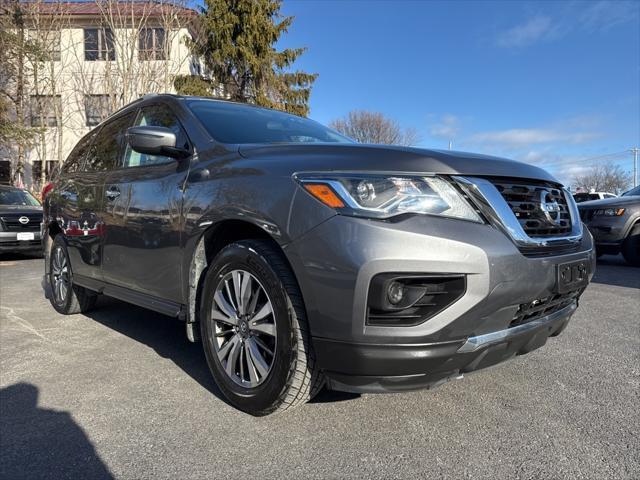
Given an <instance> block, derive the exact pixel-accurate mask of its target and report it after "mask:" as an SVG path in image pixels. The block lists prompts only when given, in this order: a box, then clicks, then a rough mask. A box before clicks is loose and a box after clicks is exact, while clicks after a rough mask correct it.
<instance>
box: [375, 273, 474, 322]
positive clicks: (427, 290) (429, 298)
mask: <svg viewBox="0 0 640 480" xmlns="http://www.w3.org/2000/svg"><path fill="white" fill-rule="evenodd" d="M386 276H388V275H386V274H382V275H378V277H380V278H382V277H386ZM395 277H396V278H395V280H396V281H400V282H402V283H403V284H405V285H406V286H408V287H411V288H419V289H422V290H421V291H424V294H423V295H422V296H421V297H420V298H419V299H418V300H417V301H416V302H415V303H413V304H412V305H411V306H410V307H408V308H404V309H396V310H388V309H387V310H385V309H382V308H375V307H374V306H373V305H372V303H374V302H375V299H376V297H379V296H380V295H386V290H384V289H382V290H381V289H380V288H378V286H377V284H378V282H377V281H376V278H374V280H373V281H372V282H371V286H370V288H369V309H368V314H367V324H368V325H377V326H389V327H392V326H402V327H409V326H414V325H419V324H421V323H423V322H426V321H427V320H428V319H430V318H431V317H433V316H435V315H436V314H438V313H440V312H441V311H443V310H444V309H445V308H447V307H448V306H450V305H452V304H453V303H455V302H456V301H457V300H459V299H460V298H461V297H462V295H464V292H465V291H466V278H465V276H464V275H460V276H457V275H456V276H449V275H447V276H442V277H439V276H432V277H420V276H415V277H407V276H403V275H401V274H400V275H396V276H395Z"/></svg>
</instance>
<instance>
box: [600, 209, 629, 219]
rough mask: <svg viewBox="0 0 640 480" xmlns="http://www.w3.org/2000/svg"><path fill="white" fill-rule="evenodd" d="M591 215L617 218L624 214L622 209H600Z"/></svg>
mask: <svg viewBox="0 0 640 480" xmlns="http://www.w3.org/2000/svg"><path fill="white" fill-rule="evenodd" d="M593 214H594V215H598V216H602V217H619V216H620V215H622V214H624V208H600V209H598V210H596V211H595V212H593Z"/></svg>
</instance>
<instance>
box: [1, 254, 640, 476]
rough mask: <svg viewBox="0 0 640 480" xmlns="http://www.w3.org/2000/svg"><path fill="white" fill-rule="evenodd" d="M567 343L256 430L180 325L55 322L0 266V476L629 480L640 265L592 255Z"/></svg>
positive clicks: (635, 459) (131, 316)
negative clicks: (591, 273) (224, 394)
mask: <svg viewBox="0 0 640 480" xmlns="http://www.w3.org/2000/svg"><path fill="white" fill-rule="evenodd" d="M601 260H602V261H600V262H599V264H598V270H597V273H596V276H595V278H594V281H593V283H592V284H591V285H590V286H589V288H588V289H587V291H586V292H585V294H584V296H583V297H582V301H581V305H580V308H579V309H578V311H577V313H576V314H575V316H574V317H573V319H572V321H571V323H570V324H569V326H568V328H567V329H566V330H565V332H564V333H563V334H562V335H560V336H559V337H557V338H552V339H550V340H549V342H548V343H547V345H546V346H544V347H543V348H541V349H539V350H536V351H534V352H532V353H530V354H528V355H525V356H522V357H518V358H516V359H514V360H512V361H510V362H507V363H504V364H501V365H498V366H496V367H493V368H490V369H487V370H483V371H480V372H477V373H474V374H471V375H468V376H466V377H465V378H464V379H463V380H459V381H455V382H452V383H448V384H445V385H443V386H441V387H438V388H436V389H434V390H423V391H418V392H412V393H404V394H393V395H352V394H342V393H335V392H326V391H325V392H322V393H321V394H320V396H319V397H318V398H316V399H315V400H314V401H313V402H312V403H309V404H307V405H305V406H303V407H301V408H299V409H297V410H295V411H293V412H289V413H286V414H283V415H279V416H271V417H265V418H254V417H251V416H249V415H246V414H244V413H242V412H239V411H237V410H235V409H234V408H232V407H231V406H229V405H228V404H227V403H225V402H224V400H223V399H222V398H221V395H220V393H219V391H218V389H217V388H216V386H215V384H214V383H213V380H212V378H211V376H210V375H209V371H208V369H207V366H206V363H205V359H204V355H203V353H202V349H201V346H200V345H194V344H190V343H189V342H188V341H187V340H186V337H185V334H184V326H183V324H181V323H180V322H178V321H176V320H173V319H171V318H168V317H164V316H162V315H159V314H156V313H153V312H148V311H145V310H143V309H141V308H138V307H134V306H131V305H128V304H125V303H122V302H119V301H116V300H111V299H106V298H105V299H101V300H100V303H99V307H98V308H97V309H96V310H95V311H94V312H91V313H90V314H88V315H86V316H84V315H76V316H66V317H65V316H62V315H58V314H57V313H56V312H55V311H54V310H53V308H51V306H50V305H49V302H48V300H46V299H45V297H44V295H43V292H42V287H41V277H42V272H43V265H42V260H41V259H30V258H23V257H18V256H13V257H12V256H4V257H0V307H1V311H0V478H2V479H18V478H29V479H34V478H74V479H89V478H122V479H143V478H179V479H189V478H194V479H201V478H202V479H204V478H209V479H211V478H242V477H248V478H265V479H269V478H278V479H280V478H438V477H452V478H491V479H498V478H522V479H529V478H531V479H534V478H535V479H538V478H554V479H556V478H593V479H604V478H616V479H620V478H629V479H632V478H633V479H637V478H640V435H639V432H638V430H639V426H640V335H639V334H640V269H638V268H633V267H629V266H626V265H624V262H623V261H622V259H621V258H620V257H607V256H605V257H602V259H601Z"/></svg>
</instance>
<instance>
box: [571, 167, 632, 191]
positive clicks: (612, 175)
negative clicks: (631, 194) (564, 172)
mask: <svg viewBox="0 0 640 480" xmlns="http://www.w3.org/2000/svg"><path fill="white" fill-rule="evenodd" d="M573 184H574V186H575V187H576V188H584V189H586V190H594V191H596V192H614V193H619V192H621V191H624V190H626V189H627V188H628V187H629V185H631V174H630V173H629V172H627V171H625V170H624V169H623V168H622V167H621V166H620V165H616V164H614V163H610V162H609V163H602V164H600V165H594V166H592V167H590V168H589V169H588V170H587V171H586V172H585V173H583V174H580V175H576V176H575V177H574V179H573Z"/></svg>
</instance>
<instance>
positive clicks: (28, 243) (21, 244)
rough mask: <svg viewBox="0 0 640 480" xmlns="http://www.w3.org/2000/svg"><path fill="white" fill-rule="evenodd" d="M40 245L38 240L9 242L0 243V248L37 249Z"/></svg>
mask: <svg viewBox="0 0 640 480" xmlns="http://www.w3.org/2000/svg"><path fill="white" fill-rule="evenodd" d="M40 245H41V243H40V240H11V241H8V242H6V241H5V242H0V247H25V246H30V247H38V246H40Z"/></svg>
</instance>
